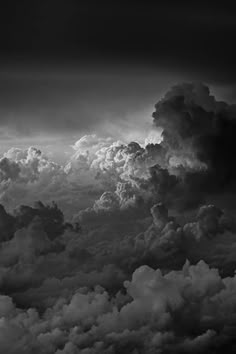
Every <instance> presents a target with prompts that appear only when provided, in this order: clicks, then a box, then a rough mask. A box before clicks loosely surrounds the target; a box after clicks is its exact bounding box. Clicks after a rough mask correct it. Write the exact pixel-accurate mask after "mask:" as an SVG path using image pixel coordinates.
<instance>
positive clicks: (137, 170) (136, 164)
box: [0, 84, 236, 354]
mask: <svg viewBox="0 0 236 354" xmlns="http://www.w3.org/2000/svg"><path fill="white" fill-rule="evenodd" d="M233 116H234V107H232V106H230V105H228V104H226V103H223V102H217V101H216V100H215V98H214V97H213V96H212V95H211V94H210V92H209V90H208V88H207V87H206V86H204V85H202V84H182V85H177V86H176V87H174V88H172V89H171V90H170V91H169V92H167V94H166V95H165V96H164V97H163V99H161V100H160V101H159V102H158V103H157V105H156V111H155V113H154V128H153V136H150V137H149V138H148V139H147V140H146V142H145V143H144V144H142V143H141V142H136V141H133V142H132V141H131V142H129V143H126V142H122V141H119V140H115V139H113V138H104V137H99V136H98V135H95V134H92V135H89V134H88V135H85V136H83V137H82V138H80V139H79V140H77V141H76V142H75V143H74V144H73V150H74V152H73V154H72V156H69V157H68V161H67V162H66V164H65V165H62V164H59V163H55V162H54V161H53V160H52V159H51V158H49V157H48V156H47V155H45V154H44V153H43V152H42V151H40V150H39V149H36V148H33V147H31V148H28V149H19V148H12V149H10V150H9V151H8V152H6V153H5V154H4V156H3V158H2V159H1V160H0V191H1V194H0V200H1V202H2V203H3V205H0V292H1V295H0V327H1V330H0V347H1V348H3V350H4V351H5V352H6V353H9V354H18V353H19V352H20V353H23V354H24V353H25V354H31V353H32V352H35V353H45V354H53V353H57V354H66V353H76V354H77V353H83V354H91V353H93V354H94V353H97V354H98V353H99V354H100V353H110V354H116V353H132V354H137V353H148V354H149V353H154V352H163V353H179V354H180V353H189V352H193V353H198V352H206V353H217V352H222V350H223V349H224V350H225V348H227V352H229V353H231V352H234V351H235V343H234V334H235V329H236V328H235V326H236V323H235V318H234V317H235V314H234V312H235V306H236V304H235V301H234V298H235V292H236V287H235V284H236V280H235V267H236V262H235V259H236V258H235V255H236V223H235V220H234V209H233V207H232V205H231V203H229V202H228V199H227V198H226V196H227V195H226V191H227V192H230V193H231V195H232V196H234V193H235V191H234V178H233V177H234V173H235V171H234V167H233V166H231V165H232V162H233V159H232V156H233V151H234V141H233V139H232V135H231V134H233V133H234V125H235V124H234V118H233ZM156 126H157V128H156ZM159 126H160V128H159ZM156 129H157V130H156ZM160 134H161V135H160ZM71 145H72V144H71ZM230 146H231V148H232V150H230ZM218 153H219V161H218V160H217V156H218ZM223 161H224V163H223ZM226 181H227V182H228V185H227V186H226V185H224V183H225V182H226ZM210 185H211V187H209V188H208V186H210ZM38 199H40V200H41V201H38V202H36V203H35V200H38ZM214 201H216V203H214Z"/></svg>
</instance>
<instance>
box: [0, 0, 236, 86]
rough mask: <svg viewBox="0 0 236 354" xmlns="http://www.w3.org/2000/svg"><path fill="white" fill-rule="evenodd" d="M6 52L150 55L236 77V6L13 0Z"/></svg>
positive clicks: (74, 56)
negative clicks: (234, 48)
mask: <svg viewBox="0 0 236 354" xmlns="http://www.w3.org/2000/svg"><path fill="white" fill-rule="evenodd" d="M0 23H1V25H0V26H1V52H2V57H3V58H4V57H5V60H8V61H9V59H11V60H12V61H13V62H14V61H17V60H18V61H19V60H33V59H34V60H41V61H46V62H47V61H49V60H52V61H55V60H56V61H57V62H63V61H64V62H68V61H69V62H70V61H77V60H90V61H92V62H95V63H96V62H97V61H103V62H104V61H107V62H124V63H126V64H127V63H130V65H132V64H134V63H144V64H152V65H159V66H165V67H168V66H171V67H172V68H173V67H175V68H186V69H190V70H194V71H199V70H200V71H206V72H208V73H212V74H217V77H218V78H219V79H222V80H234V76H235V70H234V63H235V60H234V59H235V57H233V47H234V43H235V41H234V39H235V37H234V36H235V27H236V21H235V12H234V11H233V8H232V7H231V6H230V5H228V4H227V2H225V1H222V2H221V5H217V4H214V3H213V4H212V5H211V4H209V2H206V1H205V2H204V3H202V2H198V1H192V2H191V1H186V2H181V1H173V2H170V1H163V2H162V1H149V0H143V1H139V0H135V1H130V0H127V1H95V0H82V1H78V0H34V1H29V0H28V1H25V0H21V1H16V0H15V1H13V0H9V1H7V2H6V4H5V5H4V7H2V10H1V14H0Z"/></svg>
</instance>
